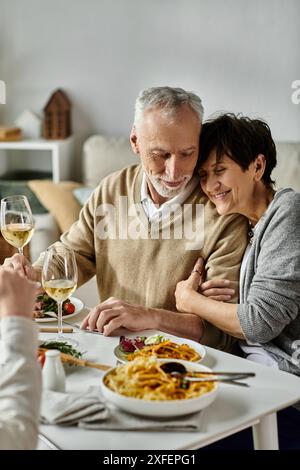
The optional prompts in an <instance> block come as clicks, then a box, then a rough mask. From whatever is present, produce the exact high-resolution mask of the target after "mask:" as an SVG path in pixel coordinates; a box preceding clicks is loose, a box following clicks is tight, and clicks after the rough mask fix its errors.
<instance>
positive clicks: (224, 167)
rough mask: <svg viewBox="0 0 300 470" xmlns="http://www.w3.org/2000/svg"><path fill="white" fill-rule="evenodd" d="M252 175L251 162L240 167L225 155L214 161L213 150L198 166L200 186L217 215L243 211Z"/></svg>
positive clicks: (251, 187) (251, 190)
mask: <svg viewBox="0 0 300 470" xmlns="http://www.w3.org/2000/svg"><path fill="white" fill-rule="evenodd" d="M254 175H255V163H254V162H252V163H250V165H249V168H248V169H247V170H243V169H242V168H241V167H240V166H239V165H238V164H237V163H236V162H235V161H234V160H232V159H231V158H230V157H229V156H228V155H223V156H222V158H221V160H219V161H217V156H216V151H215V150H213V151H212V152H211V153H210V154H209V157H208V159H207V160H206V161H205V163H203V164H202V165H201V166H200V169H199V176H200V184H201V188H202V190H203V192H204V193H205V194H206V195H207V196H208V197H209V199H210V200H211V202H212V203H213V204H215V206H216V209H217V211H218V214H220V215H228V214H238V213H240V214H243V213H245V209H247V207H248V206H249V205H250V204H251V201H252V197H253V193H254V186H255V181H254Z"/></svg>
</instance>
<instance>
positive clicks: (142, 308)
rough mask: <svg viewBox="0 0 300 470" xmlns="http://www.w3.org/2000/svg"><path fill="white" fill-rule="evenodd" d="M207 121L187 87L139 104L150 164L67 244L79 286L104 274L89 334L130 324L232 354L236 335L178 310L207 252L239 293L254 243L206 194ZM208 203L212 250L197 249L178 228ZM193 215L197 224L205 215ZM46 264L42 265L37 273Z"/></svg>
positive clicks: (74, 230)
mask: <svg viewBox="0 0 300 470" xmlns="http://www.w3.org/2000/svg"><path fill="white" fill-rule="evenodd" d="M202 116H203V107H202V103H201V100H200V98H199V97H198V96H197V95H195V94H193V93H189V92H186V91H184V90H182V89H181V88H170V87H156V88H150V89H147V90H144V91H143V92H141V93H140V95H139V97H138V98H137V101H136V112H135V120H134V125H133V128H132V132H131V136H130V140H131V145H132V148H133V151H134V152H135V153H136V154H137V155H138V156H139V157H140V159H141V162H140V164H139V165H135V166H132V167H129V168H126V169H124V170H122V171H119V172H117V173H114V174H112V175H110V176H108V177H107V178H105V179H104V180H103V181H102V182H101V184H100V185H99V186H98V188H97V189H96V190H95V191H94V193H93V195H92V196H91V198H90V199H89V201H88V202H87V204H86V205H85V206H84V208H83V209H82V211H81V213H80V217H79V220H78V222H76V223H75V224H74V225H73V226H72V227H71V229H70V230H69V231H68V232H67V233H65V234H63V235H62V237H61V240H62V242H63V243H64V244H65V245H67V246H68V247H70V248H72V249H73V250H74V251H75V254H76V258H77V264H78V271H79V284H83V283H84V282H86V281H87V280H88V279H90V278H91V277H92V276H93V275H94V274H96V276H97V283H98V289H99V294H100V299H101V300H102V302H101V303H100V304H99V305H97V306H95V307H94V308H93V309H92V310H91V311H90V313H89V315H88V316H87V317H86V319H85V320H84V322H83V325H82V327H83V328H87V327H89V328H92V329H94V328H97V329H98V330H99V331H102V332H103V333H104V334H105V335H110V334H112V333H113V332H114V331H115V330H116V329H118V328H120V327H126V328H128V329H129V330H131V331H140V330H143V329H158V330H161V331H165V332H168V333H172V334H175V335H179V336H184V337H187V338H192V339H195V340H197V341H199V340H201V341H202V342H203V343H205V344H209V345H211V346H214V347H218V348H221V349H224V350H230V348H231V345H232V342H233V340H232V338H231V337H229V336H228V335H226V334H225V333H222V332H220V331H219V330H218V329H216V328H215V327H213V326H212V325H210V324H208V323H206V324H204V323H203V322H202V320H201V319H200V318H199V317H197V316H195V315H193V314H184V313H180V312H177V311H176V304H175V297H174V291H175V287H176V283H177V282H178V281H179V280H181V279H184V278H186V277H187V276H188V274H189V273H190V271H191V270H192V268H193V266H194V264H195V261H196V259H197V258H198V256H199V255H200V254H201V255H202V256H203V257H204V259H205V260H206V270H207V279H208V280H209V279H216V278H223V279H230V280H231V281H232V287H234V288H235V289H236V287H237V280H238V274H239V267H240V261H241V258H242V255H243V251H244V248H245V245H246V224H245V221H244V220H243V219H242V218H241V217H236V216H228V217H226V218H224V217H219V216H218V214H217V212H216V210H215V209H214V208H213V206H212V205H211V204H210V203H209V202H208V201H207V199H206V197H204V195H203V194H202V193H201V190H200V185H199V183H198V178H197V176H196V175H195V167H196V163H197V158H198V150H199V137H200V131H201V123H202ZM124 198H125V199H126V203H125V199H124ZM201 204H202V205H203V210H204V212H203V215H204V221H205V233H204V234H203V233H202V234H200V235H201V236H202V238H204V243H203V246H202V247H201V246H199V245H197V244H195V245H194V249H187V246H188V244H187V240H186V238H185V234H183V231H182V232H181V236H179V235H178V233H179V232H180V231H179V232H178V231H176V227H175V226H176V224H177V225H178V220H179V218H180V216H182V214H184V215H186V214H191V213H190V212H189V210H188V208H190V207H192V208H195V207H196V206H197V205H201ZM175 206H176V207H177V208H178V207H179V208H182V211H179V212H181V214H178V211H177V212H175V213H174V214H173V213H172V207H175ZM124 207H125V213H126V217H125V218H124V217H123V216H124ZM186 208H187V209H186ZM170 214H171V216H170ZM107 215H108V221H109V222H108V223H107V221H106V222H105V221H104V220H105V218H106V217H107ZM191 218H192V219H191V222H192V225H193V224H195V223H196V222H197V220H196V219H197V213H196V212H195V211H192V215H191ZM183 219H184V217H183ZM183 219H180V220H181V222H182V220H183ZM177 228H178V227H177ZM166 233H167V234H170V236H169V237H165V236H164V234H166ZM198 235H199V234H198ZM195 236H196V237H197V234H196V235H195ZM190 246H192V245H190ZM200 248H201V249H200ZM9 262H12V263H14V265H15V266H18V265H20V263H24V259H20V258H19V257H18V256H17V255H16V256H15V257H14V258H13V259H10V261H9ZM41 263H42V258H40V260H38V262H37V263H36V264H35V269H36V270H38V269H40V268H41ZM28 269H29V267H28ZM218 285H220V284H218ZM209 287H211V285H210V284H209V283H208V284H204V287H202V288H203V289H204V291H205V288H206V289H208V288H209ZM219 294H221V295H224V296H225V297H224V299H225V298H227V296H228V295H233V291H231V290H228V289H226V288H225V287H224V288H223V289H222V288H221V290H220V291H219Z"/></svg>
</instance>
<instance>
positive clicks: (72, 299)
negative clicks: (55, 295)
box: [34, 297, 84, 323]
mask: <svg viewBox="0 0 300 470" xmlns="http://www.w3.org/2000/svg"><path fill="white" fill-rule="evenodd" d="M70 302H72V304H73V305H74V307H75V311H74V313H69V314H67V315H63V316H62V318H63V319H65V320H67V319H68V318H72V317H75V316H76V315H78V313H80V312H81V310H82V309H83V307H84V303H83V302H82V301H81V300H80V299H77V298H76V297H70ZM34 320H35V321H36V322H38V323H48V322H57V319H56V318H53V317H50V316H49V317H46V316H45V317H43V318H35V319H34Z"/></svg>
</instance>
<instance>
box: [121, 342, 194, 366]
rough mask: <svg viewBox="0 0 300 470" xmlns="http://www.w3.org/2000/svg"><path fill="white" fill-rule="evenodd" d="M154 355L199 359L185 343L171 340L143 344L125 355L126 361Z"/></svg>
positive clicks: (192, 360) (188, 359) (186, 359)
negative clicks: (147, 344)
mask: <svg viewBox="0 0 300 470" xmlns="http://www.w3.org/2000/svg"><path fill="white" fill-rule="evenodd" d="M150 356H155V357H158V358H167V359H168V358H169V359H181V360H183V361H191V362H196V361H198V360H199V359H201V357H200V355H199V354H198V353H197V352H196V351H195V349H193V348H191V347H190V346H188V345H187V344H177V343H173V342H172V341H171V340H166V341H163V342H161V343H159V344H153V345H150V346H145V347H144V348H142V349H139V350H137V351H134V353H132V354H129V355H128V356H127V359H128V361H132V360H133V359H135V358H137V357H150Z"/></svg>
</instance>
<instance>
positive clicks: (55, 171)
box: [0, 136, 74, 183]
mask: <svg viewBox="0 0 300 470" xmlns="http://www.w3.org/2000/svg"><path fill="white" fill-rule="evenodd" d="M73 144H74V138H73V137H72V136H71V137H68V138H67V139H64V140H46V139H27V140H20V141H16V142H0V150H5V153H6V158H7V157H8V155H7V152H6V151H7V150H33V151H35V150H40V151H41V150H42V151H48V152H51V171H52V179H53V182H54V183H58V182H59V181H62V180H66V179H69V178H70V175H71V168H72V157H73V147H74V145H73ZM8 158H9V157H8ZM23 169H24V168H23Z"/></svg>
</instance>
